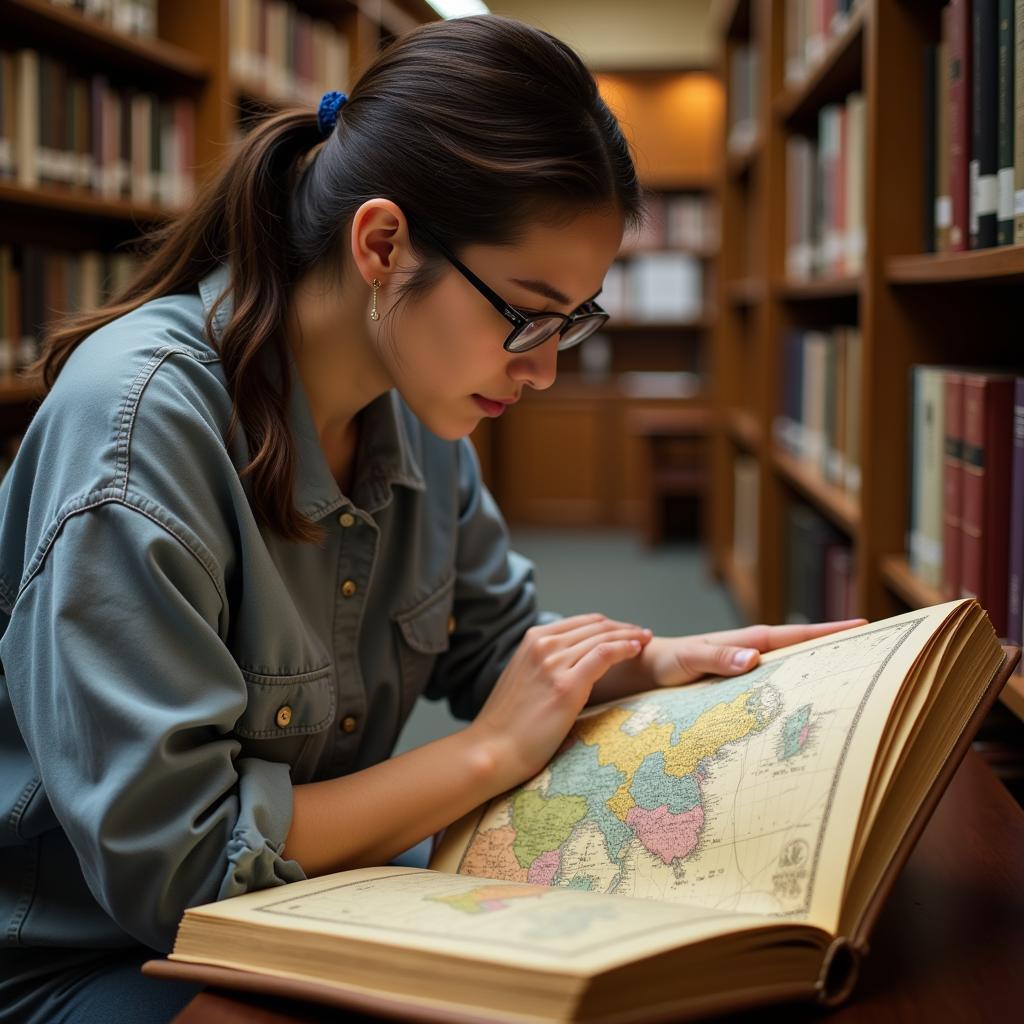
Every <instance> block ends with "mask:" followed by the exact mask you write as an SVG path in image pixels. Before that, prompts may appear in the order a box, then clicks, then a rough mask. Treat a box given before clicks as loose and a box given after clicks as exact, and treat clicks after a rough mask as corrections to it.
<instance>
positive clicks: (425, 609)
mask: <svg viewBox="0 0 1024 1024" xmlns="http://www.w3.org/2000/svg"><path fill="white" fill-rule="evenodd" d="M454 600H455V572H454V571H452V574H451V575H450V576H449V577H448V578H447V579H446V580H445V581H444V583H442V584H441V586H439V587H438V588H437V589H436V590H435V591H434V592H433V593H432V594H430V595H429V596H428V597H426V598H424V599H423V600H421V601H419V602H417V603H416V604H415V605H413V606H412V607H411V608H407V609H404V610H400V611H397V612H394V613H392V616H391V618H392V620H393V621H394V623H395V625H396V626H397V627H398V664H399V670H400V672H401V675H402V695H401V715H402V718H403V720H404V718H405V716H406V715H408V713H409V712H410V711H411V709H412V705H413V704H414V703H415V702H416V698H417V697H419V695H420V694H421V693H422V692H423V690H424V688H425V687H426V685H427V680H428V679H429V678H430V673H431V672H432V671H433V668H434V662H435V661H436V660H437V657H438V655H440V654H443V653H444V652H445V651H447V650H448V647H449V635H450V633H451V630H452V626H453V624H454V623H453V621H452V618H451V614H452V605H453V603H454Z"/></svg>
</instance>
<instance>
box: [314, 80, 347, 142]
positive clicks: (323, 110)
mask: <svg viewBox="0 0 1024 1024" xmlns="http://www.w3.org/2000/svg"><path fill="white" fill-rule="evenodd" d="M347 99H348V96H346V95H345V93H343V92H333V91H332V92H325V93H324V94H323V96H322V97H321V99H320V106H319V107H318V108H317V112H316V120H317V124H318V125H319V126H320V134H321V135H323V136H324V137H325V138H326V137H327V136H328V135H330V134H331V132H333V131H334V126H335V125H336V124H337V123H338V110H339V109H340V108H341V106H342V104H343V103H344V102H345V101H346V100H347Z"/></svg>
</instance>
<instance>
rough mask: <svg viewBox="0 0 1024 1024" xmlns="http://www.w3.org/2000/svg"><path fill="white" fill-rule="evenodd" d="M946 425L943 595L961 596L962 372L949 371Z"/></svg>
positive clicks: (943, 476) (946, 598)
mask: <svg viewBox="0 0 1024 1024" xmlns="http://www.w3.org/2000/svg"><path fill="white" fill-rule="evenodd" d="M945 376H946V416H945V419H946V424H945V427H944V431H945V442H944V455H943V459H942V596H943V599H944V600H946V601H951V600H953V599H954V598H957V597H959V596H960V513H961V510H962V508H963V488H962V486H961V485H962V472H963V466H962V449H963V415H964V413H963V409H964V378H963V374H961V373H956V372H954V371H951V370H947V371H946V375H945Z"/></svg>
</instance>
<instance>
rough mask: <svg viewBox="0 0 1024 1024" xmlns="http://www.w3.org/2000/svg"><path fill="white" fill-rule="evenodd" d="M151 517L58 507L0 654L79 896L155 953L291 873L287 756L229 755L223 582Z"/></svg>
mask: <svg viewBox="0 0 1024 1024" xmlns="http://www.w3.org/2000/svg"><path fill="white" fill-rule="evenodd" d="M159 517H160V510H159V509H158V508H146V507H144V506H141V505H133V504H131V503H130V502H126V501H122V500H105V501H100V502H98V503H95V504H92V505H85V506H83V507H82V508H80V509H78V510H77V511H74V512H73V513H72V514H68V515H67V516H66V517H65V518H64V519H63V520H62V521H61V522H60V523H59V524H58V525H57V527H56V528H55V529H54V530H53V531H52V536H50V538H49V541H48V546H47V548H46V551H45V554H44V556H43V558H42V559H41V561H40V562H39V563H38V565H37V566H36V568H35V569H34V574H33V575H32V576H31V578H30V579H29V580H28V581H27V582H26V583H25V584H24V585H23V587H22V589H21V592H20V594H19V596H18V599H17V600H16V601H15V603H14V607H13V609H12V612H11V619H10V622H9V624H8V627H7V629H6V631H5V633H4V635H3V638H2V640H0V655H2V658H3V666H4V671H5V673H6V680H7V685H8V688H9V691H10V699H11V702H12V707H13V709H14V713H15V716H16V718H17V722H18V725H19V727H20V730H21V732H22V735H23V736H24V739H25V743H26V745H27V746H28V749H29V752H30V754H31V756H32V758H33V760H34V762H35V765H36V767H37V770H38V772H39V776H40V779H41V781H42V786H43V789H44V791H45V793H46V796H47V798H48V799H49V801H50V804H51V806H52V808H53V811H54V814H55V815H56V817H57V819H58V821H59V822H60V824H61V826H62V828H63V829H64V831H65V832H66V834H67V836H68V839H69V841H70V842H71V844H72V846H73V847H74V849H75V852H76V854H77V855H78V858H79V861H80V863H81V866H82V871H83V873H84V876H85V880H86V883H87V884H88V886H89V889H90V891H91V892H92V894H93V896H94V897H95V898H96V900H97V901H98V902H99V904H100V906H101V907H102V908H103V909H104V910H105V911H106V912H107V913H108V914H109V915H110V916H111V917H112V918H113V919H114V920H115V921H116V922H117V924H118V925H119V926H120V927H121V928H123V929H124V930H125V931H126V932H128V933H129V934H131V935H132V936H134V937H135V938H137V939H138V940H139V941H140V942H142V943H144V944H146V945H148V946H151V947H152V948H154V949H159V950H168V949H170V947H171V945H172V943H173V938H174V934H175V930H176V927H177V924H178V921H179V919H180V917H181V915H182V913H183V911H184V910H185V908H186V907H189V906H195V905H197V904H200V903H208V902H212V901H214V900H218V899H223V898H225V897H229V896H235V895H237V894H239V893H243V892H246V891H248V890H253V889H262V888H265V887H268V886H274V885H280V884H282V883H284V882H290V881H296V880H299V879H302V878H304V877H305V875H304V873H303V871H302V869H301V868H300V866H299V865H298V864H297V863H296V862H295V861H291V860H285V859H283V858H282V857H281V850H282V847H283V846H284V840H285V838H286V835H287V832H288V828H289V826H290V824H291V814H292V790H291V780H290V775H289V767H288V765H287V764H277V763H272V762H269V761H264V760H258V759H255V758H245V757H238V756H237V755H238V754H239V751H240V743H239V742H238V740H237V739H235V738H233V737H232V735H231V732H232V728H233V726H234V724H235V723H236V721H237V720H238V718H239V716H240V715H241V714H242V711H243V710H244V708H245V705H246V687H245V682H244V679H243V677H242V675H241V672H240V670H239V668H238V666H237V664H236V663H235V661H234V659H233V658H232V656H231V654H230V651H229V650H228V648H227V646H226V645H225V644H224V643H223V642H222V640H221V638H220V634H219V632H218V622H219V621H221V617H222V616H226V615H227V608H226V604H225V601H224V599H223V590H222V586H221V585H219V584H218V582H217V574H216V572H211V571H210V567H209V559H206V558H203V559H201V558H200V557H199V556H198V555H197V554H196V553H194V547H193V546H192V545H190V544H186V542H185V541H184V540H182V539H180V538H181V537H183V536H185V534H184V533H182V532H179V531H177V530H175V528H174V527H175V524H173V523H169V522H167V521H160V518H159ZM200 554H202V552H200Z"/></svg>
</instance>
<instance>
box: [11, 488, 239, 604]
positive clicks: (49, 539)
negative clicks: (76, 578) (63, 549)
mask: <svg viewBox="0 0 1024 1024" xmlns="http://www.w3.org/2000/svg"><path fill="white" fill-rule="evenodd" d="M100 493H102V492H100ZM111 503H115V504H118V505H123V506H124V507H125V508H130V509H132V510H133V511H135V512H138V513H140V514H141V515H144V516H145V517H146V518H147V519H149V520H150V521H151V522H153V523H156V525H157V526H159V527H160V528H161V529H162V530H163V531H164V532H165V533H167V534H169V535H170V536H172V537H173V538H174V539H175V540H176V541H178V543H179V544H181V545H182V547H184V548H185V550H186V551H188V552H189V554H191V555H192V557H193V558H194V559H195V560H196V561H197V562H198V563H199V564H200V565H201V566H202V567H203V568H204V569H205V570H206V574H207V575H208V576H209V577H210V580H211V581H212V582H213V585H214V587H215V588H216V590H217V595H218V596H219V597H220V599H221V602H222V604H223V605H224V606H226V605H227V595H226V594H225V593H224V591H223V590H222V589H221V586H220V582H219V581H218V579H217V574H216V571H215V570H214V569H213V568H212V565H213V564H214V562H213V556H212V555H209V556H208V558H209V564H208V562H207V557H204V555H200V554H199V553H198V552H196V551H195V550H194V549H193V547H192V545H191V544H190V543H189V542H188V540H187V539H186V538H184V537H182V536H181V535H179V533H178V532H177V531H176V530H174V529H173V528H172V527H171V526H169V525H168V524H167V523H165V522H163V521H162V520H160V519H157V518H156V517H155V516H154V515H152V514H151V513H150V512H149V511H148V510H146V509H144V508H142V507H141V506H139V505H136V504H134V503H132V502H130V501H128V500H127V499H126V498H121V497H117V496H116V495H114V496H107V497H103V498H100V499H98V500H97V501H93V502H90V503H89V504H86V505H82V506H81V507H79V508H73V509H71V510H70V511H68V512H66V513H65V514H64V515H63V516H61V517H60V519H58V520H56V522H55V523H54V525H53V526H51V527H50V529H49V530H48V531H47V533H46V540H45V547H44V548H41V549H40V550H39V551H38V552H37V553H36V555H34V556H33V558H32V562H31V563H30V572H29V574H28V575H27V576H26V578H25V581H24V582H23V583H22V585H21V587H20V588H19V590H18V597H19V598H20V597H21V595H22V594H23V593H24V592H25V588H26V587H27V586H28V585H29V584H30V583H31V582H32V580H34V579H35V577H36V576H37V575H38V574H39V572H41V571H42V568H43V565H44V564H45V562H46V557H47V555H49V553H50V549H51V548H52V547H53V545H54V542H55V541H56V539H57V535H58V534H59V533H60V529H61V527H62V526H63V525H64V523H65V522H66V521H67V520H68V519H70V518H71V517H72V516H74V515H79V514H81V513H82V512H88V511H90V510H91V509H94V508H98V507H99V506H100V505H107V504H111Z"/></svg>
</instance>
